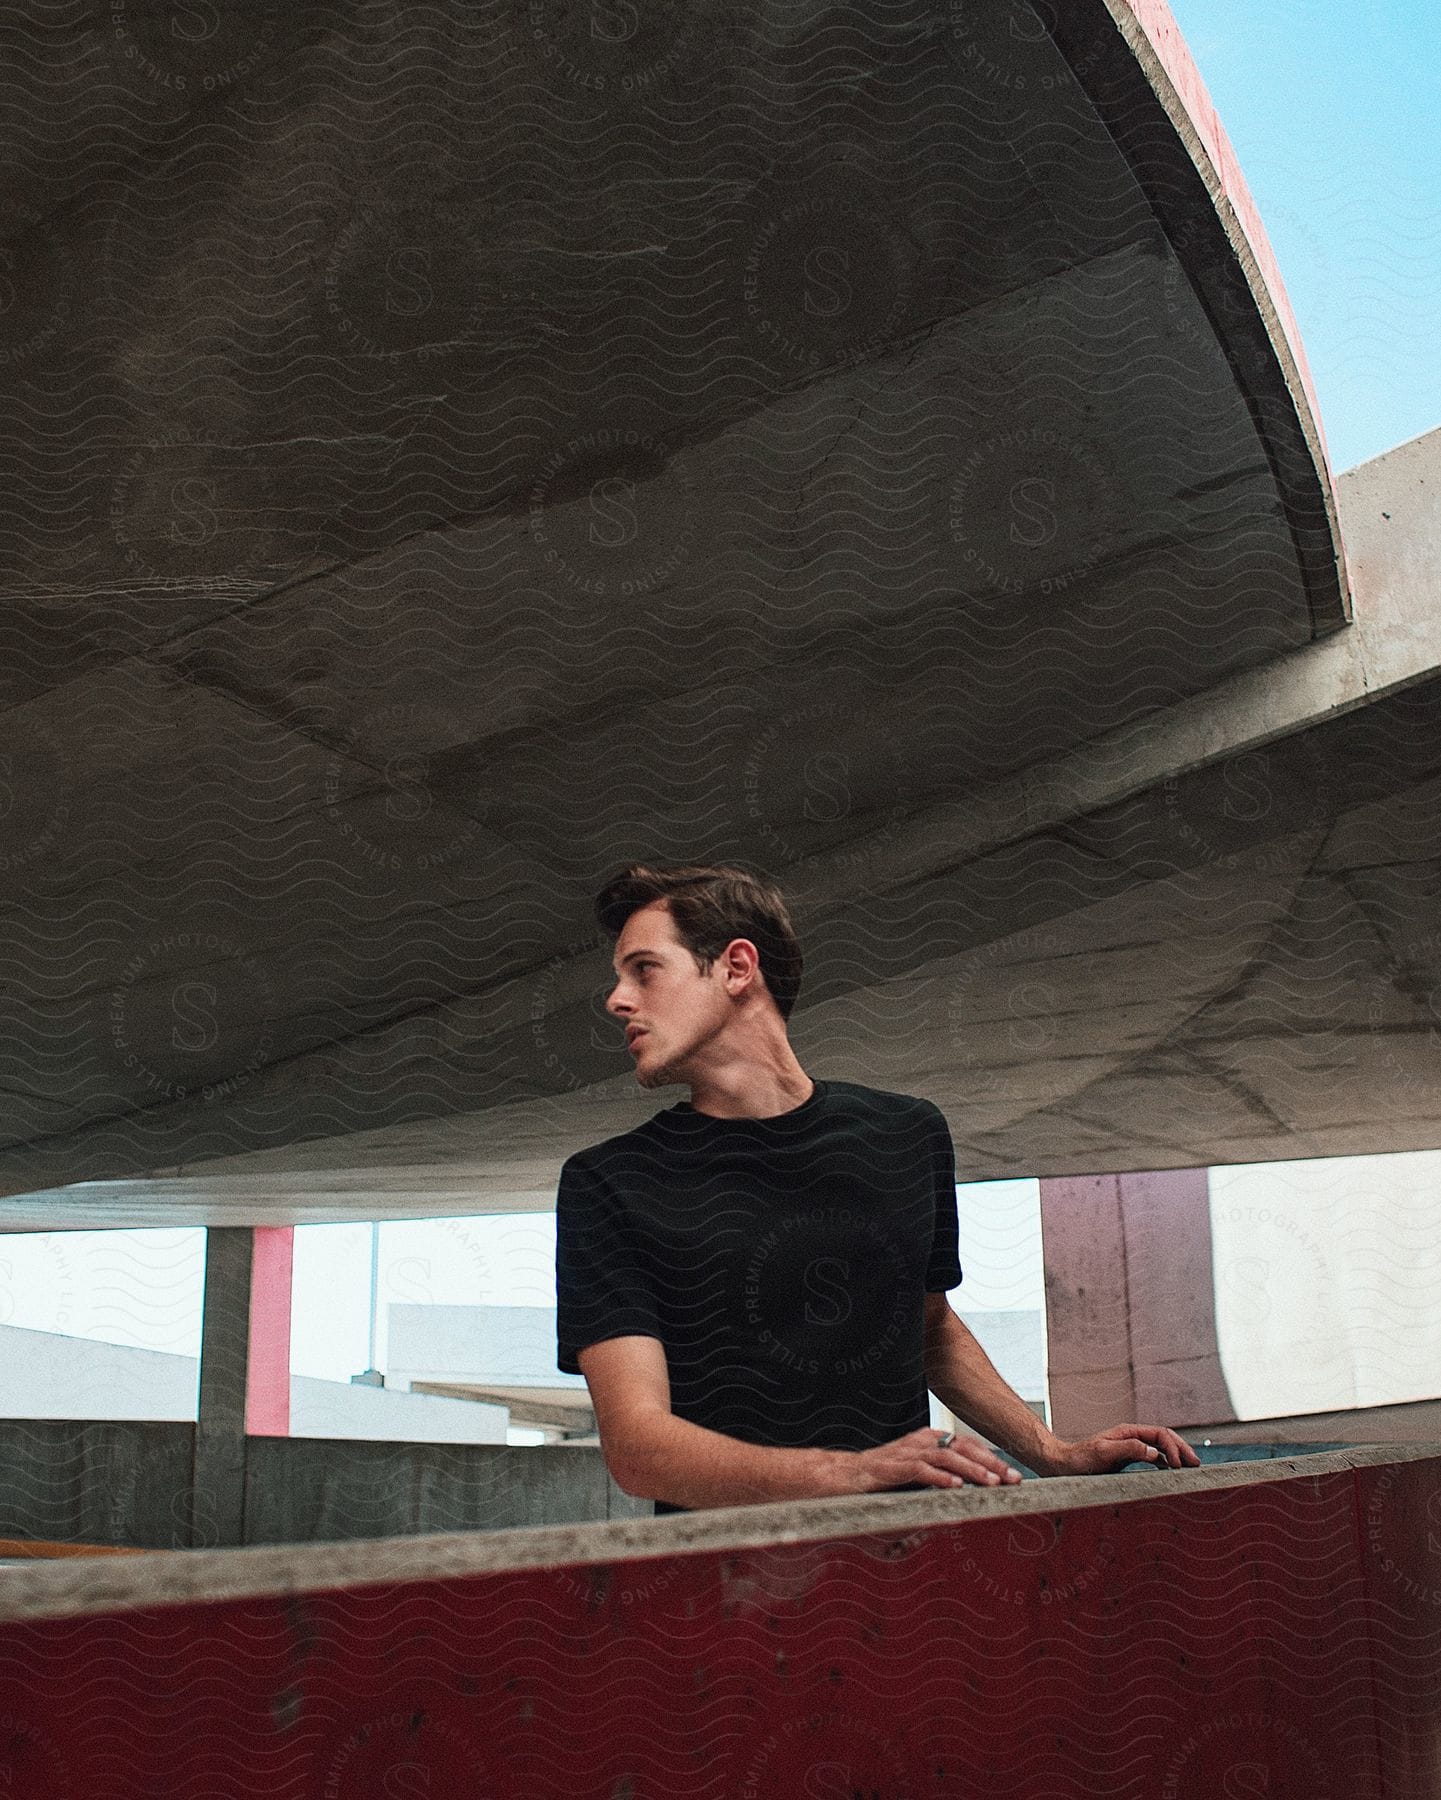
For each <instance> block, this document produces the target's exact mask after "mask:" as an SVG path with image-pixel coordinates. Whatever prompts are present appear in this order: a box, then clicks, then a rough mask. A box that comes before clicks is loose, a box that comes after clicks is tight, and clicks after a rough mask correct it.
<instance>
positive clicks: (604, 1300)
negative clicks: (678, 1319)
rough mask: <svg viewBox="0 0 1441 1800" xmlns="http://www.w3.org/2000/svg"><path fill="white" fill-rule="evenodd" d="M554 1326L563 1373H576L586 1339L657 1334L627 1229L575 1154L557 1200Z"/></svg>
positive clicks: (563, 1170) (611, 1199)
mask: <svg viewBox="0 0 1441 1800" xmlns="http://www.w3.org/2000/svg"><path fill="white" fill-rule="evenodd" d="M555 1331H556V1362H557V1365H558V1366H559V1368H560V1369H561V1371H562V1373H563V1374H566V1375H579V1374H580V1372H581V1371H580V1364H579V1363H578V1362H577V1361H576V1353H577V1352H578V1351H581V1350H584V1349H585V1347H586V1345H587V1344H598V1343H600V1342H601V1341H602V1340H603V1339H605V1338H614V1337H632V1336H635V1337H653V1338H659V1337H660V1335H661V1334H660V1325H659V1321H658V1318H657V1313H656V1304H655V1296H654V1294H653V1293H652V1291H651V1288H650V1285H649V1283H648V1282H647V1281H646V1279H645V1277H644V1274H643V1272H642V1268H641V1261H640V1257H639V1255H638V1254H637V1246H636V1244H635V1243H634V1241H633V1233H632V1232H631V1230H630V1228H629V1226H628V1224H627V1222H626V1220H625V1218H624V1216H623V1214H622V1212H621V1209H620V1207H619V1206H618V1205H617V1204H616V1202H615V1199H614V1197H613V1196H612V1195H611V1194H610V1193H609V1192H608V1191H607V1189H606V1186H605V1183H604V1182H603V1181H602V1180H601V1179H600V1177H599V1176H597V1175H596V1174H594V1173H593V1172H592V1171H590V1170H587V1169H585V1168H583V1167H581V1166H578V1165H577V1163H576V1159H575V1158H574V1157H571V1158H570V1159H569V1160H568V1161H567V1162H565V1163H564V1164H563V1165H562V1167H561V1171H560V1186H559V1188H558V1190H557V1192H556V1200H555Z"/></svg>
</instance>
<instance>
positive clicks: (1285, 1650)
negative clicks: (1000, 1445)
mask: <svg viewBox="0 0 1441 1800" xmlns="http://www.w3.org/2000/svg"><path fill="white" fill-rule="evenodd" d="M1164 1479H1165V1478H1164V1477H1157V1480H1158V1481H1161V1480H1164ZM1097 1491H1098V1494H1100V1493H1103V1492H1104V1481H1101V1482H1098V1488H1097ZM1438 1494H1441V1458H1438V1459H1436V1460H1434V1461H1429V1462H1427V1461H1423V1462H1414V1463H1410V1464H1399V1465H1391V1466H1389V1467H1387V1466H1382V1467H1378V1468H1374V1469H1365V1470H1361V1471H1358V1472H1355V1473H1344V1474H1335V1475H1326V1476H1322V1477H1307V1478H1300V1479H1291V1480H1282V1481H1274V1482H1268V1483H1260V1484H1256V1485H1251V1486H1246V1487H1240V1488H1233V1489H1229V1490H1210V1491H1207V1492H1204V1493H1197V1494H1189V1495H1178V1496H1176V1497H1174V1498H1166V1497H1159V1496H1158V1497H1157V1498H1156V1499H1155V1500H1152V1501H1142V1502H1139V1503H1135V1504H1132V1505H1128V1506H1125V1507H1115V1506H1106V1505H1097V1506H1095V1507H1094V1508H1090V1509H1087V1510H1085V1511H1079V1512H1072V1513H1068V1514H1058V1515H1054V1516H1051V1515H1043V1516H1038V1517H1030V1518H1011V1519H1007V1518H997V1519H995V1520H994V1521H992V1520H987V1521H982V1522H976V1523H971V1524H966V1525H956V1526H942V1527H933V1528H931V1529H929V1530H927V1531H924V1532H917V1533H915V1534H914V1535H912V1536H909V1537H899V1538H897V1537H887V1536H884V1535H876V1536H867V1537H859V1538H852V1539H849V1540H841V1541H835V1542H831V1543H826V1544H803V1545H794V1546H784V1545H777V1546H772V1547H767V1548H763V1549H754V1550H749V1551H745V1552H702V1553H695V1554H691V1555H686V1556H675V1557H653V1558H648V1559H643V1560H634V1561H629V1562H625V1563H620V1564H615V1565H611V1566H607V1567H557V1568H549V1569H544V1570H538V1571H537V1570H533V1571H526V1572H522V1573H510V1574H500V1575H486V1576H475V1577H468V1578H465V1579H461V1580H453V1581H448V1582H446V1581H436V1582H415V1583H409V1584H403V1585H392V1586H388V1587H380V1588H373V1589H368V1590H355V1591H350V1592H342V1593H329V1594H319V1595H313V1596H298V1597H292V1598H288V1599H286V1598H281V1599H267V1600H257V1601H250V1602H244V1603H227V1604H207V1605H201V1606H190V1607H177V1608H171V1609H162V1610H158V1611H155V1612H153V1613H150V1614H142V1615H132V1616H129V1617H119V1618H116V1617H96V1618H83V1619H71V1620H61V1621H56V1622H53V1623H42V1624H27V1625H23V1626H15V1625H10V1626H0V1721H3V1725H0V1731H3V1737H0V1792H3V1793H5V1794H7V1795H14V1796H24V1797H25V1800H69V1797H70V1796H76V1797H81V1796H83V1797H84V1800H131V1797H134V1800H140V1797H141V1796H145V1797H146V1800H153V1797H156V1796H164V1797H165V1800H219V1797H221V1796H232V1795H233V1796H237V1797H239V1796H247V1797H249V1796H254V1795H265V1796H273V1797H274V1800H302V1796H303V1797H304V1800H416V1797H418V1796H431V1797H433V1800H460V1797H464V1800H549V1797H551V1796H554V1797H555V1800H561V1797H564V1800H578V1797H590V1796H595V1797H604V1800H680V1797H682V1796H686V1797H693V1800H751V1797H754V1796H767V1797H774V1800H855V1797H856V1796H861V1797H862V1800H920V1797H921V1796H936V1795H956V1796H974V1797H977V1800H980V1797H982V1796H984V1797H985V1800H994V1797H997V1796H1008V1797H1013V1800H1047V1797H1050V1796H1055V1797H1060V1796H1067V1797H1085V1800H1089V1797H1091V1796H1106V1797H1108V1800H1117V1797H1126V1796H1135V1800H1248V1797H1250V1796H1266V1797H1267V1800H1289V1797H1291V1796H1295V1797H1296V1800H1332V1797H1334V1800H1367V1797H1369V1796H1379V1795H1387V1796H1393V1795H1394V1796H1401V1795H1404V1796H1407V1797H1408V1800H1434V1797H1435V1796H1436V1795H1437V1794H1438V1793H1441V1698H1438V1696H1441V1556H1438V1537H1441V1505H1438ZM7 1778H8V1779H7Z"/></svg>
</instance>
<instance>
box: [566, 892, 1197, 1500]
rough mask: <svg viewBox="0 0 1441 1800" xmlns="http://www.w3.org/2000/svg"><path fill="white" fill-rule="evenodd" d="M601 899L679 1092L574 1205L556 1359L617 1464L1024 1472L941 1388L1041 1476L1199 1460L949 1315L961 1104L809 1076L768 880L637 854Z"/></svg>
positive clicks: (920, 1475) (619, 1472)
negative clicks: (793, 1035) (641, 858)
mask: <svg viewBox="0 0 1441 1800" xmlns="http://www.w3.org/2000/svg"><path fill="white" fill-rule="evenodd" d="M595 909H596V916H597V918H598V920H599V921H600V924H601V926H602V928H603V929H604V930H605V931H606V932H607V934H608V935H609V936H611V937H613V938H614V939H615V940H616V945H615V956H614V959H613V966H614V969H615V972H616V984H615V987H614V988H613V990H612V992H611V994H610V996H609V998H608V1000H607V1002H606V1006H607V1010H608V1011H609V1012H610V1013H611V1014H612V1015H613V1016H614V1017H615V1018H616V1019H618V1020H619V1021H620V1022H621V1023H622V1024H623V1025H624V1027H625V1031H626V1043H627V1047H628V1049H629V1051H630V1054H631V1055H632V1056H633V1057H634V1059H635V1072H636V1079H637V1080H638V1081H639V1082H640V1084H641V1086H642V1087H645V1088H660V1087H665V1086H668V1085H671V1084H673V1083H682V1084H684V1085H686V1086H687V1087H689V1089H690V1094H691V1097H690V1100H689V1102H686V1101H681V1102H679V1103H678V1104H676V1105H674V1106H671V1107H668V1108H666V1109H665V1110H664V1111H662V1112H659V1113H657V1114H655V1115H654V1116H653V1117H652V1118H650V1119H649V1120H647V1121H646V1123H645V1124H643V1125H641V1126H638V1127H637V1128H636V1129H635V1130H633V1131H628V1132H625V1133H623V1134H621V1135H620V1136H618V1137H613V1138H609V1139H607V1140H606V1141H605V1142H604V1143H601V1144H596V1145H593V1146H591V1148H589V1149H587V1150H582V1151H578V1152H577V1153H576V1154H575V1155H573V1156H571V1157H569V1158H568V1159H567V1161H566V1163H565V1165H564V1167H563V1168H562V1170H561V1177H560V1188H559V1192H558V1195H557V1200H556V1291H557V1336H558V1357H557V1360H558V1363H559V1366H560V1367H561V1369H562V1370H564V1371H566V1372H567V1373H571V1374H576V1373H579V1374H583V1375H584V1376H585V1379H586V1384H587V1386H588V1387H589V1389H590V1394H591V1399H592V1402H593V1404H594V1406H595V1415H596V1423H597V1426H598V1428H599V1431H600V1439H601V1445H602V1448H603V1451H604V1454H605V1458H606V1463H607V1466H608V1467H609V1469H610V1471H611V1474H612V1475H613V1476H614V1478H615V1480H616V1482H617V1483H618V1484H619V1485H620V1486H621V1487H622V1488H623V1489H624V1490H625V1491H626V1492H627V1493H628V1494H634V1495H637V1496H643V1497H649V1498H651V1499H653V1500H655V1502H656V1511H657V1512H676V1511H686V1510H689V1509H691V1508H695V1507H713V1506H743V1505H748V1504H754V1503H757V1502H763V1501H770V1500H797V1499H805V1498H811V1497H816V1496H828V1495H841V1494H866V1493H874V1492H878V1491H880V1490H883V1489H896V1488H913V1489H914V1488H925V1487H950V1486H959V1485H962V1484H964V1483H967V1482H971V1483H977V1484H987V1485H999V1484H1001V1483H1006V1482H1014V1481H1019V1480H1020V1479H1021V1476H1020V1473H1019V1471H1018V1470H1016V1469H1014V1468H1012V1467H1010V1466H1009V1465H1008V1464H1007V1463H1005V1462H1004V1461H1003V1460H1002V1459H1001V1458H1000V1457H998V1456H997V1455H995V1454H994V1452H993V1451H992V1450H991V1449H990V1448H989V1447H988V1446H987V1445H986V1444H984V1443H982V1442H980V1441H979V1439H978V1438H974V1437H964V1438H956V1437H954V1435H953V1434H952V1433H949V1432H946V1433H943V1432H938V1431H936V1430H935V1429H934V1428H933V1427H932V1426H931V1425H930V1424H929V1423H928V1421H929V1417H930V1407H929V1402H928V1400H927V1398H926V1390H927V1387H928V1386H929V1388H930V1390H931V1392H933V1393H934V1394H936V1395H937V1397H938V1398H939V1399H940V1400H941V1401H942V1402H943V1404H944V1405H946V1406H947V1407H949V1408H950V1409H951V1411H952V1412H954V1413H956V1414H957V1415H960V1416H963V1417H964V1418H965V1419H966V1420H967V1421H968V1422H969V1423H970V1424H971V1425H972V1426H973V1427H975V1428H977V1429H979V1430H980V1431H982V1432H984V1433H985V1434H986V1436H987V1437H988V1438H990V1439H991V1440H992V1441H993V1442H994V1443H996V1444H999V1445H1001V1446H1003V1447H1004V1448H1005V1449H1006V1450H1007V1451H1008V1452H1009V1454H1010V1455H1012V1456H1014V1457H1015V1458H1016V1459H1017V1460H1018V1461H1020V1462H1023V1463H1025V1464H1026V1465H1027V1466H1028V1467H1029V1468H1031V1469H1033V1470H1035V1471H1036V1473H1037V1474H1040V1475H1069V1474H1086V1473H1096V1472H1100V1471H1104V1470H1110V1469H1117V1468H1120V1467H1122V1466H1123V1465H1124V1464H1126V1463H1128V1462H1134V1461H1142V1460H1145V1461H1153V1462H1157V1463H1161V1464H1165V1465H1166V1466H1169V1467H1171V1468H1180V1467H1182V1466H1183V1465H1193V1464H1196V1463H1198V1462H1199V1460H1200V1459H1199V1458H1198V1457H1197V1455H1196V1453H1195V1452H1194V1451H1193V1450H1192V1449H1191V1447H1190V1446H1189V1445H1188V1444H1186V1443H1184V1442H1183V1441H1182V1440H1181V1439H1180V1438H1179V1437H1177V1435H1176V1434H1175V1432H1173V1431H1170V1430H1168V1429H1166V1428H1165V1427H1164V1426H1157V1425H1134V1424H1125V1425H1115V1426H1112V1427H1111V1428H1110V1429H1109V1430H1108V1431H1102V1432H1098V1433H1097V1434H1096V1435H1095V1436H1094V1437H1089V1438H1084V1439H1081V1440H1079V1441H1077V1442H1070V1443H1068V1442H1065V1441H1063V1440H1062V1439H1060V1438H1058V1437H1056V1436H1055V1435H1054V1434H1053V1433H1052V1432H1050V1431H1048V1430H1047V1429H1046V1427H1045V1426H1044V1425H1042V1424H1041V1422H1040V1421H1039V1420H1038V1419H1037V1418H1036V1417H1035V1415H1034V1414H1033V1413H1032V1412H1031V1410H1030V1409H1029V1407H1027V1406H1026V1404H1025V1402H1024V1401H1023V1400H1021V1398H1020V1397H1019V1395H1017V1394H1016V1393H1015V1391H1014V1390H1013V1389H1012V1388H1010V1387H1009V1386H1008V1385H1007V1384H1006V1382H1005V1381H1003V1380H1002V1379H1001V1376H1000V1375H999V1374H998V1373H997V1371H996V1369H995V1367H994V1365H993V1364H992V1363H991V1361H990V1359H989V1358H988V1357H987V1356H986V1354H985V1352H984V1351H983V1350H982V1349H981V1347H980V1345H979V1344H978V1343H977V1341H976V1339H975V1338H974V1337H973V1336H972V1334H971V1332H970V1331H969V1330H967V1328H966V1326H965V1325H964V1324H963V1323H962V1321H961V1320H960V1318H959V1317H958V1316H957V1315H956V1313H955V1312H954V1311H953V1310H952V1309H951V1307H950V1305H949V1303H948V1301H947V1299H946V1294H947V1292H948V1291H949V1290H950V1289H951V1288H953V1287H955V1286H956V1285H957V1284H958V1283H959V1281H960V1279H961V1270H960V1264H959V1262H958V1260H957V1256H956V1249H957V1239H958V1221H957V1215H956V1193H955V1153H954V1149H953V1147H952V1144H951V1137H950V1132H949V1129H948V1128H947V1126H946V1122H945V1118H944V1115H943V1114H942V1113H941V1111H940V1109H939V1107H937V1106H935V1105H933V1104H932V1103H931V1102H930V1101H929V1100H921V1099H917V1098H915V1097H914V1096H912V1095H906V1094H892V1093H887V1092H884V1091H882V1090H880V1089H876V1088H869V1087H864V1086H861V1085H860V1084H858V1083H854V1082H845V1081H833V1080H827V1081H821V1080H815V1081H813V1080H812V1079H811V1078H810V1077H809V1076H808V1075H807V1074H806V1072H805V1070H804V1069H803V1068H802V1067H801V1065H800V1063H799V1062H798V1061H797V1060H796V1056H795V1054H794V1052H793V1051H792V1049H791V1046H790V1042H789V1039H788V1037H787V1035H786V1020H787V1019H788V1018H789V1016H790V1012H791V1009H792V1007H793V1006H794V1004H795V1000H796V996H797V994H798V993H799V990H800V980H801V967H802V958H801V950H800V945H799V943H798V941H797V939H796V935H795V931H794V928H793V926H792V924H791V921H790V918H789V915H788V913H787V910H786V905H785V901H784V898H783V896H782V894H781V892H780V890H779V889H778V888H777V887H776V886H774V884H772V883H770V882H767V881H764V880H759V879H757V878H755V877H754V876H751V875H749V874H747V873H746V872H745V871H744V870H740V869H733V868H725V867H695V866H682V867H676V868H668V869H654V868H649V867H647V866H645V865H643V864H633V865H631V867H629V868H628V869H626V870H625V871H623V872H622V873H621V874H620V875H618V876H616V877H615V878H614V879H613V880H612V881H611V882H609V883H608V884H607V885H606V887H605V889H604V890H603V891H602V892H601V894H600V895H599V896H598V897H597V899H596V903H595Z"/></svg>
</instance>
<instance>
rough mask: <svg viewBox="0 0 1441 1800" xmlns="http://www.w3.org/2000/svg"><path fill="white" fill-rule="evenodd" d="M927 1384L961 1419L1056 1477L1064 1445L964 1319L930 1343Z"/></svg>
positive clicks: (1041, 1471)
mask: <svg viewBox="0 0 1441 1800" xmlns="http://www.w3.org/2000/svg"><path fill="white" fill-rule="evenodd" d="M953 1317H954V1315H953ZM926 1385H927V1386H928V1387H929V1388H930V1390H931V1392H932V1393H933V1394H934V1395H935V1396H936V1398H937V1399H938V1400H939V1401H940V1402H941V1404H942V1405H943V1406H948V1407H949V1408H950V1409H951V1411H952V1412H953V1413H955V1415H956V1417H957V1418H959V1419H964V1420H965V1421H966V1423H967V1424H968V1425H969V1426H971V1427H972V1429H973V1430H975V1431H978V1432H980V1433H981V1434H982V1436H984V1437H987V1438H989V1439H990V1441H991V1442H992V1443H993V1444H997V1445H999V1446H1000V1448H1001V1449H1002V1450H1004V1451H1005V1452H1006V1453H1007V1454H1008V1455H1010V1456H1014V1457H1015V1458H1016V1460H1017V1461H1018V1462H1023V1463H1025V1465H1026V1467H1027V1468H1028V1469H1034V1470H1035V1471H1036V1473H1037V1474H1038V1475H1050V1474H1054V1473H1055V1472H1056V1467H1055V1465H1056V1461H1057V1458H1058V1456H1059V1453H1060V1451H1061V1448H1062V1445H1061V1440H1060V1439H1059V1438H1058V1437H1057V1436H1056V1435H1055V1433H1054V1432H1051V1431H1048V1430H1047V1429H1046V1427H1045V1426H1044V1425H1043V1424H1042V1423H1041V1421H1040V1420H1039V1419H1038V1418H1037V1417H1036V1415H1035V1414H1034V1413H1033V1412H1032V1411H1031V1409H1030V1407H1029V1406H1027V1405H1026V1403H1025V1401H1024V1400H1023V1399H1022V1398H1021V1396H1020V1395H1019V1394H1018V1393H1017V1392H1016V1390H1015V1389H1014V1388H1013V1387H1011V1386H1010V1384H1009V1383H1008V1382H1007V1381H1005V1380H1004V1379H1003V1378H1002V1376H1001V1374H1000V1371H999V1370H998V1369H997V1368H996V1365H995V1364H994V1363H993V1362H992V1361H991V1359H990V1357H989V1356H987V1355H986V1353H985V1351H984V1350H983V1349H982V1348H981V1346H980V1344H979V1343H978V1342H977V1341H976V1338H975V1335H974V1333H972V1332H971V1331H969V1330H968V1329H967V1328H966V1325H965V1323H964V1322H963V1321H962V1320H961V1319H959V1318H955V1319H954V1323H953V1324H950V1323H948V1326H947V1329H946V1331H945V1333H944V1334H943V1335H942V1336H941V1337H940V1338H939V1339H938V1340H934V1341H932V1342H931V1343H928V1344H927V1346H926Z"/></svg>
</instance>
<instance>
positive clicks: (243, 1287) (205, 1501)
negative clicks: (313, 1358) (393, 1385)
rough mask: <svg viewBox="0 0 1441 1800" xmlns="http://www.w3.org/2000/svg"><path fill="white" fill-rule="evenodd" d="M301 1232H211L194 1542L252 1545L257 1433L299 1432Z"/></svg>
mask: <svg viewBox="0 0 1441 1800" xmlns="http://www.w3.org/2000/svg"><path fill="white" fill-rule="evenodd" d="M293 1235H294V1234H293V1230H292V1228H291V1227H288V1226H282V1227H273V1228H261V1229H252V1228H251V1227H249V1226H210V1227H208V1228H207V1230H206V1233H205V1301H204V1310H203V1314H202V1318H201V1330H200V1396H199V1406H198V1409H197V1416H196V1421H195V1451H194V1461H193V1466H192V1483H191V1504H190V1520H189V1542H190V1543H191V1545H193V1546H200V1545H205V1546H209V1545H219V1544H241V1543H244V1541H245V1478H246V1435H247V1431H248V1430H249V1429H251V1428H252V1427H253V1428H254V1429H255V1430H256V1431H257V1432H258V1433H262V1434H264V1435H266V1436H281V1437H283V1436H285V1435H287V1433H288V1430H289V1391H290V1277H291V1256H292V1247H293ZM282 1393H283V1396H284V1398H283V1400H282V1398H281V1396H282Z"/></svg>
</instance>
